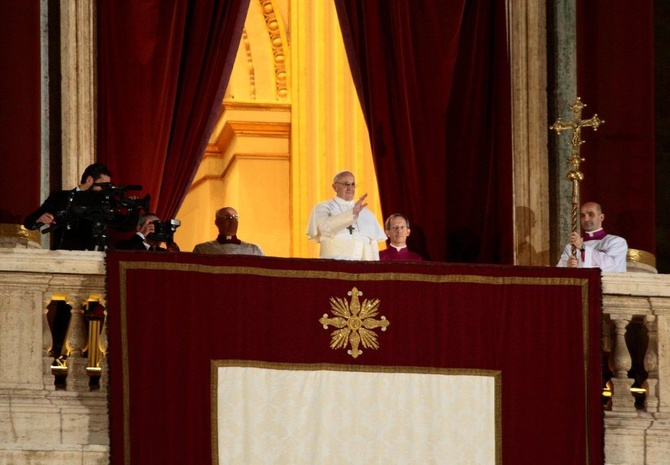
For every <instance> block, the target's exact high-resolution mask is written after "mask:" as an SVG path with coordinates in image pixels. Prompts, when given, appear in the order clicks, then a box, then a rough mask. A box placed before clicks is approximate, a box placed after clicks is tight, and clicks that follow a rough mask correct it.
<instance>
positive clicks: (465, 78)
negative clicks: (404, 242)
mask: <svg viewBox="0 0 670 465" xmlns="http://www.w3.org/2000/svg"><path fill="white" fill-rule="evenodd" d="M335 3H336V5H337V9H338V15H339V18H340V24H341V27H342V30H343V34H344V39H345V46H346V47H347V53H348V56H349V63H350V66H351V68H352V72H353V75H354V80H355V81H356V84H357V88H358V92H359V97H360V99H361V101H362V105H363V109H364V113H365V116H366V119H367V123H368V128H369V131H370V137H371V143H372V152H373V156H374V160H375V169H376V172H377V179H378V182H379V190H380V196H381V203H382V208H383V210H384V214H385V215H387V214H390V213H392V212H396V211H400V212H403V213H405V214H407V215H408V216H409V217H410V220H411V221H412V236H410V240H411V241H410V242H411V244H410V245H411V246H412V247H413V248H416V249H419V251H421V252H425V251H426V250H427V252H428V255H430V257H431V258H432V259H434V260H440V261H442V260H448V261H457V262H484V263H512V261H513V234H512V227H513V221H512V208H513V199H512V171H511V170H512V161H511V157H512V150H511V120H510V78H509V60H508V54H507V49H508V48H507V37H506V34H507V32H506V15H505V2H504V1H502V0H486V1H468V0H460V1H456V0H455V1H451V2H444V1H441V0H423V1H422V2H420V3H417V2H413V1H411V0H396V1H392V2H389V1H386V0H369V1H365V2H360V1H357V0H335ZM417 233H418V234H417ZM424 246H425V247H424Z"/></svg>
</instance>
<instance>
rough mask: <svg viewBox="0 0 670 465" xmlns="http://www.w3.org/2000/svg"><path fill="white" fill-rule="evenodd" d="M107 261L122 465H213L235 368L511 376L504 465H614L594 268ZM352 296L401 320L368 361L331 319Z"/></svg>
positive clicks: (115, 453)
mask: <svg viewBox="0 0 670 465" xmlns="http://www.w3.org/2000/svg"><path fill="white" fill-rule="evenodd" d="M107 258H108V283H107V284H108V327H109V366H110V374H109V377H110V394H111V398H110V399H111V403H110V408H111V411H110V416H111V452H112V463H114V464H125V465H131V464H144V463H161V464H172V463H174V464H180V465H181V464H184V463H198V464H206V463H211V450H212V443H213V442H214V441H216V439H217V438H216V437H215V436H213V435H212V431H211V427H212V424H211V421H212V416H211V415H213V413H212V406H211V405H210V401H211V389H212V386H211V380H210V369H211V363H212V361H213V360H224V359H235V360H255V361H264V362H276V363H295V364H298V363H300V364H336V365H377V366H387V367H393V366H396V367H403V366H404V367H413V366H416V367H436V368H460V369H486V370H496V371H500V373H501V380H502V395H501V407H502V408H501V412H502V458H503V460H502V463H505V464H508V463H509V464H526V463H528V464H530V463H532V464H537V463H542V464H547V465H552V464H556V465H565V464H568V463H569V464H592V465H598V464H601V463H602V460H603V455H602V454H603V450H602V448H603V442H602V433H603V430H602V425H603V423H602V421H603V418H602V406H601V374H600V373H601V370H600V363H601V359H600V344H601V338H600V312H601V310H600V272H599V271H598V270H596V269H582V270H568V269H559V268H550V267H546V268H525V267H502V266H482V265H479V266H477V265H470V266H465V265H461V266H456V265H447V264H436V263H416V264H412V263H391V262H346V261H332V260H301V259H281V258H271V257H251V256H232V255H229V256H202V255H194V254H185V253H181V254H171V253H150V252H109V253H108V256H107ZM353 287H356V288H357V289H358V290H359V291H361V292H363V297H364V298H369V299H379V300H380V315H383V316H385V317H386V318H387V320H388V321H389V322H390V326H389V327H388V330H387V331H385V332H384V333H381V332H378V333H379V339H378V341H379V344H380V345H379V349H378V350H371V349H366V350H364V353H363V354H362V355H361V356H360V357H358V358H356V359H353V358H352V357H351V356H350V355H348V354H347V353H346V351H345V350H342V349H338V350H333V349H330V334H331V331H326V330H324V329H323V327H322V325H321V323H319V318H321V317H322V316H323V315H324V313H329V311H330V301H329V299H330V298H331V297H337V298H343V299H345V300H349V297H347V293H348V291H351V290H352V288H353ZM464 408H467V406H464ZM339 440H343V441H345V442H346V438H339Z"/></svg>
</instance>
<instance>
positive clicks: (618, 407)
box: [610, 314, 635, 413]
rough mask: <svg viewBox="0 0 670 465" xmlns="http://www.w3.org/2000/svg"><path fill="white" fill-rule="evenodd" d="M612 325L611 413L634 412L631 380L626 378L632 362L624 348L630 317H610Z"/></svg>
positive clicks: (626, 349) (626, 348) (617, 315)
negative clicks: (613, 331) (613, 335)
mask: <svg viewBox="0 0 670 465" xmlns="http://www.w3.org/2000/svg"><path fill="white" fill-rule="evenodd" d="M611 318H612V322H613V323H614V330H615V337H614V347H613V350H612V352H611V354H610V369H611V370H612V373H613V375H612V380H611V382H612V412H622V413H623V412H635V404H634V400H633V397H632V396H631V393H630V388H631V386H632V385H633V379H631V378H629V377H628V371H629V370H630V369H631V367H632V365H633V361H632V359H631V356H630V352H629V351H628V347H627V346H626V326H628V323H630V320H631V316H630V315H622V314H613V315H611Z"/></svg>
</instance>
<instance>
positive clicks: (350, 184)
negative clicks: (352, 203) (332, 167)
mask: <svg viewBox="0 0 670 465" xmlns="http://www.w3.org/2000/svg"><path fill="white" fill-rule="evenodd" d="M335 184H342V185H343V186H344V187H356V183H355V182H339V181H337V182H336V183H335Z"/></svg>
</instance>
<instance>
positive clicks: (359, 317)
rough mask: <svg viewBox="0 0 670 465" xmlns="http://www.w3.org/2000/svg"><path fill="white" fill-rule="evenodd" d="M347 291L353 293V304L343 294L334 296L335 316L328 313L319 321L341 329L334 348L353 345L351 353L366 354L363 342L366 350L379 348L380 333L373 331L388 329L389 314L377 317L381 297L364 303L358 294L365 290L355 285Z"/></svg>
mask: <svg viewBox="0 0 670 465" xmlns="http://www.w3.org/2000/svg"><path fill="white" fill-rule="evenodd" d="M347 294H348V295H350V296H351V303H349V302H347V301H346V300H345V299H342V298H340V297H331V298H330V307H331V311H332V312H333V315H334V316H333V317H332V318H331V317H329V316H328V314H327V313H324V315H323V317H321V318H319V323H321V324H322V325H323V328H324V329H328V326H329V325H330V326H334V327H335V328H340V329H337V330H335V331H333V333H332V334H331V339H330V348H331V349H344V348H346V347H347V346H348V345H349V344H351V349H350V350H348V351H347V353H348V354H349V355H351V356H352V357H353V358H357V357H358V356H359V355H360V354H362V353H363V351H362V350H360V349H359V345H362V346H363V347H365V348H366V349H378V348H379V343H378V342H377V333H375V332H374V331H372V330H373V329H375V328H381V330H382V331H386V327H387V326H388V325H389V324H390V323H389V321H388V320H387V319H386V317H385V316H381V317H380V319H379V320H377V319H375V318H373V317H375V316H377V314H378V313H379V299H374V300H370V299H365V300H364V301H363V303H362V304H361V302H360V300H359V299H358V296H360V295H363V293H362V292H360V291H359V290H358V289H356V288H355V287H354V288H353V289H352V290H350V291H349V292H348V293H347Z"/></svg>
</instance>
